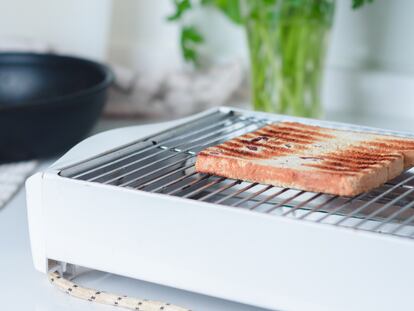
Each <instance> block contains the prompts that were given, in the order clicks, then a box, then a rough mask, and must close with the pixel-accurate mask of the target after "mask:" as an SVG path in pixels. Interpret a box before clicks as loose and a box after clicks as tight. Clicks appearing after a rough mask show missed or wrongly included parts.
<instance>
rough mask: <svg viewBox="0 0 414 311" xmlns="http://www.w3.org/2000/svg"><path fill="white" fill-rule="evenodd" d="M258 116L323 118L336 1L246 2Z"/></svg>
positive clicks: (261, 0) (253, 89)
mask: <svg viewBox="0 0 414 311" xmlns="http://www.w3.org/2000/svg"><path fill="white" fill-rule="evenodd" d="M242 12H243V15H244V16H243V17H244V25H245V27H246V32H247V37H248V43H249V50H250V66H251V85H252V101H253V106H254V109H255V110H261V111H267V112H275V113H282V114H290V115H296V116H302V117H319V116H320V114H321V105H320V86H321V78H322V71H323V65H324V58H325V51H326V47H327V39H328V34H329V30H330V28H331V25H332V19H333V13H334V0H242Z"/></svg>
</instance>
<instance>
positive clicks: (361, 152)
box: [342, 146, 402, 161]
mask: <svg viewBox="0 0 414 311" xmlns="http://www.w3.org/2000/svg"><path fill="white" fill-rule="evenodd" d="M342 154H343V155H344V156H347V157H359V158H361V159H370V160H376V161H381V160H382V161H383V160H396V159H401V158H402V155H401V154H396V153H395V152H394V153H384V152H381V151H380V150H378V151H376V153H372V149H370V148H366V147H363V146H356V147H353V148H349V149H347V150H344V151H343V152H342Z"/></svg>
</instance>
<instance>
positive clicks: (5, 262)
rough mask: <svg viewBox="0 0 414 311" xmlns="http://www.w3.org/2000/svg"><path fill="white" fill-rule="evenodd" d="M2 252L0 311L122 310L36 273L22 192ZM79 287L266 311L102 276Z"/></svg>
mask: <svg viewBox="0 0 414 311" xmlns="http://www.w3.org/2000/svg"><path fill="white" fill-rule="evenodd" d="M117 125H125V124H119V123H118V124H117ZM111 127H112V126H110V125H108V124H104V125H102V124H101V125H100V126H99V127H98V128H99V129H107V128H111ZM52 162H53V161H47V162H43V163H41V165H40V167H39V168H38V169H39V170H41V169H42V168H45V167H47V166H49V165H50V164H51V163H52ZM0 191H1V189H0ZM0 249H1V255H0V298H1V310H9V311H13V310H36V311H46V310H72V311H86V310H97V311H98V310H108V311H109V310H120V309H119V308H115V307H111V306H104V305H98V304H93V303H90V302H88V301H83V300H79V299H76V298H73V297H70V296H68V295H66V294H64V293H62V292H60V291H59V290H57V289H56V288H54V287H53V286H51V285H50V284H49V282H48V280H47V278H46V276H45V275H43V274H41V273H40V272H37V271H36V270H35V269H34V268H33V264H32V259H31V254H30V244H29V234H28V228H27V219H26V203H25V193H24V189H21V190H20V191H19V192H18V193H17V195H16V196H15V197H14V198H13V199H12V200H11V201H10V202H9V203H8V204H7V205H6V206H5V207H4V208H3V209H0ZM77 281H78V282H79V283H80V284H82V285H84V286H87V287H93V288H97V289H99V290H105V291H111V292H115V293H119V294H125V295H129V296H135V297H139V298H146V299H155V300H160V301H168V302H171V303H175V304H177V305H181V306H185V307H187V308H191V309H192V310H197V311H207V310H208V311H211V310H220V311H236V310H237V311H260V310H264V309H260V308H255V307H252V306H247V305H241V304H238V303H234V302H230V301H225V300H221V299H216V298H212V297H208V296H204V295H199V294H195V293H190V292H186V291H182V290H178V289H174V288H169V287H165V286H161V285H156V284H152V283H147V282H142V281H139V280H134V279H129V278H125V277H120V276H116V275H112V274H108V273H102V272H91V273H88V274H86V275H82V276H81V277H79V278H78V279H77Z"/></svg>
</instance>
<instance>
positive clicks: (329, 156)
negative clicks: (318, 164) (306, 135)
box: [321, 154, 389, 165]
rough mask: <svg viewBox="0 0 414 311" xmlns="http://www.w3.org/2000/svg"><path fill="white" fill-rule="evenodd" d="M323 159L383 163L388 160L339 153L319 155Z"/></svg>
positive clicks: (358, 162)
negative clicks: (346, 155) (345, 155)
mask: <svg viewBox="0 0 414 311" xmlns="http://www.w3.org/2000/svg"><path fill="white" fill-rule="evenodd" d="M321 158H322V159H324V160H332V161H341V162H346V163H348V162H349V163H355V164H367V165H369V164H377V163H384V162H389V160H384V159H383V160H379V161H377V160H373V159H362V158H360V157H344V156H340V155H331V154H329V155H324V156H322V157H321Z"/></svg>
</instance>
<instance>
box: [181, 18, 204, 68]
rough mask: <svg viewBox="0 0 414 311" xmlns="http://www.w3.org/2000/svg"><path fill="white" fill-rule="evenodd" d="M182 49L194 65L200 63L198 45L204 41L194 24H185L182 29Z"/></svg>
mask: <svg viewBox="0 0 414 311" xmlns="http://www.w3.org/2000/svg"><path fill="white" fill-rule="evenodd" d="M180 42H181V50H182V53H183V56H184V59H185V60H186V61H188V62H191V63H193V64H194V65H198V64H199V56H198V53H197V45H198V44H200V43H202V42H204V38H203V36H202V35H201V34H200V32H199V31H198V30H197V28H195V27H194V26H184V27H183V28H182V29H181V39H180Z"/></svg>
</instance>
